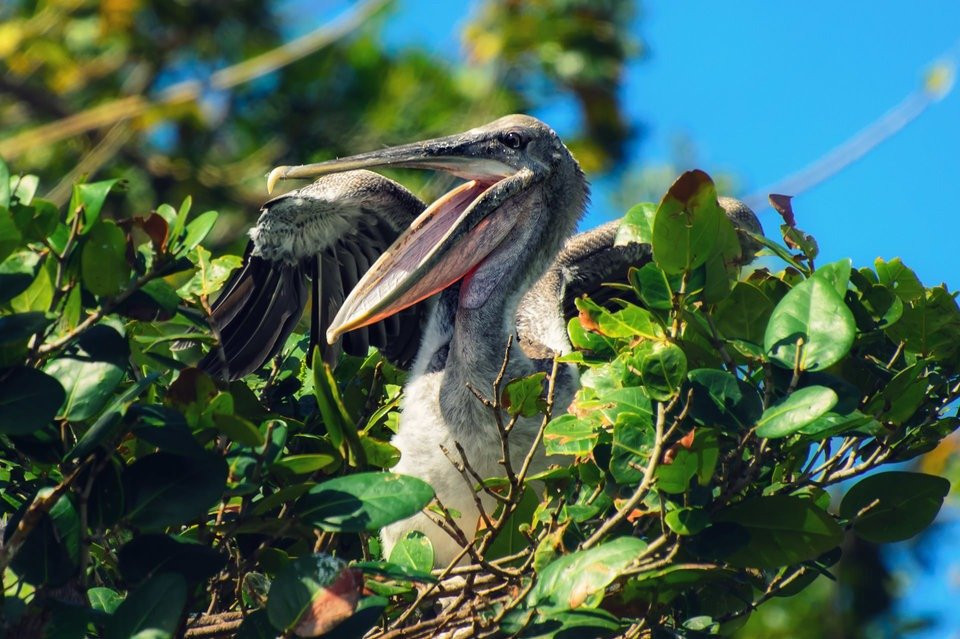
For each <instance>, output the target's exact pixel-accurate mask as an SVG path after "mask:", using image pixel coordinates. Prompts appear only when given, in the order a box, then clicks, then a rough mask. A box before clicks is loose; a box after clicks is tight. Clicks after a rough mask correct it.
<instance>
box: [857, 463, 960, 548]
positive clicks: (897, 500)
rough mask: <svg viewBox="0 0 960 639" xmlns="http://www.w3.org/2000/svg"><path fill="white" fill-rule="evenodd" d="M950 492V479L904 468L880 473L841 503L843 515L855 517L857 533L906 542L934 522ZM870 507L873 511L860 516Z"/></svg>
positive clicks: (880, 540)
mask: <svg viewBox="0 0 960 639" xmlns="http://www.w3.org/2000/svg"><path fill="white" fill-rule="evenodd" d="M949 492H950V482H949V481H947V480H946V479H944V478H943V477H937V476H935V475H926V474H924V473H911V472H903V471H890V472H885V473H877V474H875V475H870V476H869V477H864V478H863V479H861V480H860V481H859V482H857V483H856V484H855V485H854V486H853V487H852V488H851V489H850V490H849V491H847V494H846V495H844V497H843V501H842V502H840V516H841V517H843V518H845V519H850V520H854V524H853V530H854V532H856V533H857V535H859V536H860V537H862V538H864V539H866V540H867V541H871V542H873V543H889V542H892V541H903V540H905V539H910V538H911V537H913V536H914V535H916V534H918V533H919V532H920V531H922V530H923V529H925V528H926V527H927V526H929V525H930V524H931V523H932V522H933V520H934V519H935V518H936V516H937V513H938V512H940V507H941V506H942V505H943V500H944V498H945V497H946V496H947V493H949ZM868 506H869V507H870V508H869V510H867V511H866V512H865V513H864V514H863V515H861V516H860V517H857V513H859V512H860V511H861V510H862V509H864V508H867V507H868ZM855 518H856V519H855Z"/></svg>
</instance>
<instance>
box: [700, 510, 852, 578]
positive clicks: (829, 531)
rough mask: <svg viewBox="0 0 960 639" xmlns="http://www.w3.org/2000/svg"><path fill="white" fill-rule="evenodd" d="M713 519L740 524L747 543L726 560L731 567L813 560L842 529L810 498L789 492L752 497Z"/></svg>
mask: <svg viewBox="0 0 960 639" xmlns="http://www.w3.org/2000/svg"><path fill="white" fill-rule="evenodd" d="M713 521H715V522H731V523H735V524H738V525H739V526H742V527H743V528H744V529H745V530H746V531H747V533H748V534H749V536H750V539H749V542H748V543H747V545H746V546H743V547H742V548H740V549H739V550H737V551H735V552H734V553H733V554H732V555H730V556H729V557H726V561H727V562H729V563H730V564H732V565H734V566H742V567H747V566H755V567H759V568H777V567H779V566H787V565H792V564H796V563H799V562H801V561H807V560H810V559H815V558H817V557H818V556H820V555H821V554H823V553H824V552H826V551H828V550H830V549H831V548H833V547H835V546H837V545H839V543H840V541H841V540H842V538H843V530H842V529H841V528H840V526H839V525H838V524H837V522H836V521H835V520H834V519H833V517H831V516H830V515H829V514H827V512H826V511H824V510H823V509H821V508H819V507H817V506H816V505H815V504H814V502H813V501H812V500H810V499H803V498H800V497H793V496H789V495H773V496H769V497H753V498H750V499H745V500H744V501H742V502H739V503H737V504H734V505H733V506H729V507H727V508H724V509H723V510H721V511H720V512H718V513H717V514H716V515H714V517H713Z"/></svg>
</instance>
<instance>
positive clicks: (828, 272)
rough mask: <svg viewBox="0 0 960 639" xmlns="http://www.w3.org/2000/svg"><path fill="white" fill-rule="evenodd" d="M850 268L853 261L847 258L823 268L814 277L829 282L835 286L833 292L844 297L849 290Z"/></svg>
mask: <svg viewBox="0 0 960 639" xmlns="http://www.w3.org/2000/svg"><path fill="white" fill-rule="evenodd" d="M850 268H851V261H850V259H849V258H847V259H843V260H839V261H837V262H833V263H831V264H825V265H823V266H821V267H820V268H818V269H817V270H816V272H815V273H814V274H813V276H814V277H819V278H821V279H824V280H826V281H827V282H829V283H830V284H831V285H832V286H833V290H835V291H836V292H837V295H839V296H840V297H843V296H844V295H846V294H847V289H848V288H849V285H850Z"/></svg>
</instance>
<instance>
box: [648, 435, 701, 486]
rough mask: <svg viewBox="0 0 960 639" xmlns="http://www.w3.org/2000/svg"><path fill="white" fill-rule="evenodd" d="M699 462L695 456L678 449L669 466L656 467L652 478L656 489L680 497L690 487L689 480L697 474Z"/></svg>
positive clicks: (664, 464)
mask: <svg viewBox="0 0 960 639" xmlns="http://www.w3.org/2000/svg"><path fill="white" fill-rule="evenodd" d="M698 467H699V460H698V459H697V455H696V454H694V453H692V452H691V451H689V450H687V449H686V448H683V447H678V450H677V451H676V453H675V455H674V457H673V460H672V461H670V463H669V464H667V463H661V464H660V465H659V466H657V470H656V473H655V474H654V476H655V477H656V478H657V489H658V490H659V491H660V492H664V493H668V494H671V495H681V494H683V493H685V492H687V489H688V488H689V487H690V480H691V479H693V477H694V475H696V474H697V468H698Z"/></svg>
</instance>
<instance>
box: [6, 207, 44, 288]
mask: <svg viewBox="0 0 960 639" xmlns="http://www.w3.org/2000/svg"><path fill="white" fill-rule="evenodd" d="M2 217H3V214H2V213H0V220H2ZM2 224H3V223H2V221H0V226H2ZM2 243H3V235H2V230H0V253H2ZM0 260H2V258H0ZM39 262H40V256H39V255H37V254H36V253H34V252H33V251H19V252H17V253H14V254H13V255H11V256H9V257H7V258H6V259H5V260H2V263H0V304H6V303H7V302H9V301H10V300H12V299H13V298H14V297H16V296H17V295H19V294H20V293H22V292H24V291H25V290H27V288H29V286H30V283H31V282H33V280H34V278H35V277H36V275H37V264H38V263H39Z"/></svg>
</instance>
